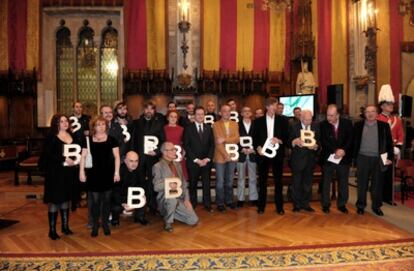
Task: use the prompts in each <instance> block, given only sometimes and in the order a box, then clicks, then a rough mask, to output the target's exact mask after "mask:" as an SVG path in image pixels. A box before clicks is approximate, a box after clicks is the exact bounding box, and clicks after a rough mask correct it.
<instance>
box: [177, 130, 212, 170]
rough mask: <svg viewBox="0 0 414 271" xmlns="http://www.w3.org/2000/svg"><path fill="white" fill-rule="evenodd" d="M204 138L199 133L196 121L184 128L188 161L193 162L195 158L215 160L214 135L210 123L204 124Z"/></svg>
mask: <svg viewBox="0 0 414 271" xmlns="http://www.w3.org/2000/svg"><path fill="white" fill-rule="evenodd" d="M202 138H203V140H202V141H201V139H200V136H199V135H198V131H197V127H196V124H195V123H191V124H189V125H188V126H187V127H185V129H184V137H183V146H184V150H185V152H186V157H187V163H190V164H191V163H193V161H194V159H196V158H199V159H204V158H209V159H210V160H211V161H213V156H214V136H213V130H212V128H211V126H210V125H207V124H203V136H202Z"/></svg>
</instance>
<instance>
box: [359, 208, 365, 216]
mask: <svg viewBox="0 0 414 271" xmlns="http://www.w3.org/2000/svg"><path fill="white" fill-rule="evenodd" d="M364 213H365V211H364V209H362V208H358V209H357V214H359V215H363V214H364Z"/></svg>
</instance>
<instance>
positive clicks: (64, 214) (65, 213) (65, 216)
mask: <svg viewBox="0 0 414 271" xmlns="http://www.w3.org/2000/svg"><path fill="white" fill-rule="evenodd" d="M60 216H61V218H62V232H63V233H64V234H65V235H71V234H73V231H71V230H70V229H69V208H68V209H60Z"/></svg>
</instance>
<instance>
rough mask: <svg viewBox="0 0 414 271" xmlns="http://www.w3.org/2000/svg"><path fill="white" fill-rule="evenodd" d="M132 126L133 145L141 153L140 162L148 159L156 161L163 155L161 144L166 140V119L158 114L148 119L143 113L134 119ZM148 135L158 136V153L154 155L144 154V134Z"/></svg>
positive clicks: (152, 162) (151, 162) (152, 161)
mask: <svg viewBox="0 0 414 271" xmlns="http://www.w3.org/2000/svg"><path fill="white" fill-rule="evenodd" d="M132 127H133V132H132V134H131V141H132V142H131V146H133V150H134V151H136V152H137V153H138V154H139V160H140V164H141V162H143V161H148V162H149V163H150V164H154V163H156V162H157V161H158V158H159V157H160V156H161V151H160V147H161V144H162V143H163V142H164V141H165V133H164V121H163V120H162V119H160V117H158V116H157V115H156V116H155V117H153V118H152V119H150V120H149V121H147V120H146V119H145V118H144V116H143V115H142V116H141V117H140V118H139V119H137V120H134V122H133V124H132ZM146 135H152V136H156V137H157V138H158V141H159V143H158V148H157V149H156V150H155V152H156V153H157V155H156V156H154V157H152V156H150V155H145V154H144V136H146Z"/></svg>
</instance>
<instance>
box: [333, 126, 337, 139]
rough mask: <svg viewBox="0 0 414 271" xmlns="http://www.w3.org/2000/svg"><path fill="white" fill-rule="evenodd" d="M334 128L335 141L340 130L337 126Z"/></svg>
mask: <svg viewBox="0 0 414 271" xmlns="http://www.w3.org/2000/svg"><path fill="white" fill-rule="evenodd" d="M332 128H333V134H334V136H335V139H338V128H337V127H335V126H333V127H332Z"/></svg>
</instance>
